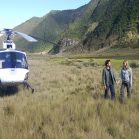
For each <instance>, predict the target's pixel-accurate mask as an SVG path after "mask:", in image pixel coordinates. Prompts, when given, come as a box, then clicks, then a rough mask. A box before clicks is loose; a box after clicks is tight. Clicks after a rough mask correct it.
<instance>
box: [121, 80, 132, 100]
mask: <svg viewBox="0 0 139 139" xmlns="http://www.w3.org/2000/svg"><path fill="white" fill-rule="evenodd" d="M125 87H126V89H127V97H128V98H130V97H131V85H130V83H126V82H122V85H121V91H120V97H121V99H124V89H125Z"/></svg>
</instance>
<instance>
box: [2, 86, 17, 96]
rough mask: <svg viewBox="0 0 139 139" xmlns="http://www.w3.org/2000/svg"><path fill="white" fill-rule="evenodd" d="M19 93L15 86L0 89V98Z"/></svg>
mask: <svg viewBox="0 0 139 139" xmlns="http://www.w3.org/2000/svg"><path fill="white" fill-rule="evenodd" d="M18 91H19V89H18V87H17V86H8V87H0V97H4V96H11V95H14V94H17V93H18Z"/></svg>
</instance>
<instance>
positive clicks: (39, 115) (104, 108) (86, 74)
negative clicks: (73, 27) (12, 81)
mask: <svg viewBox="0 0 139 139" xmlns="http://www.w3.org/2000/svg"><path fill="white" fill-rule="evenodd" d="M122 60H123V59H115V58H113V59H111V61H112V64H113V68H114V69H115V74H116V75H117V77H118V75H119V70H120V67H121V63H122ZM104 61H105V59H102V58H101V59H95V58H93V57H89V56H87V57H81V56H80V57H56V56H53V57H52V56H46V55H30V56H29V67H30V76H29V82H30V83H31V84H32V86H33V87H34V88H35V93H34V94H32V93H31V91H28V90H24V89H23V88H22V86H19V91H18V92H17V93H15V94H14V93H13V94H12V95H10V96H3V97H1V98H0V139H139V132H138V131H139V116H138V115H139V78H138V75H139V69H138V68H134V69H133V88H132V98H131V99H127V98H126V92H125V102H124V103H123V104H121V103H120V101H119V90H120V85H119V86H115V88H116V100H115V101H111V100H109V99H108V100H105V99H104V98H103V94H104V93H103V87H102V86H101V74H102V73H101V72H102V69H103V63H104ZM129 61H130V62H133V61H136V62H137V63H139V60H137V59H136V60H133V59H132V60H129ZM11 91H12V90H11Z"/></svg>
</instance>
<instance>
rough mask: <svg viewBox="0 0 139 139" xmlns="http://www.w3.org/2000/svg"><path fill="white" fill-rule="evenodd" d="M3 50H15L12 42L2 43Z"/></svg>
mask: <svg viewBox="0 0 139 139" xmlns="http://www.w3.org/2000/svg"><path fill="white" fill-rule="evenodd" d="M3 48H4V49H15V48H16V47H15V44H14V43H13V42H12V41H4V42H3Z"/></svg>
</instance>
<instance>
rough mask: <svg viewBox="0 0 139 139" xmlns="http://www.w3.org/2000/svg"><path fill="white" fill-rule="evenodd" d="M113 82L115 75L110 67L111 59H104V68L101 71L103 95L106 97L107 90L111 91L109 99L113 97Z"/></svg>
mask: <svg viewBox="0 0 139 139" xmlns="http://www.w3.org/2000/svg"><path fill="white" fill-rule="evenodd" d="M114 82H116V79H115V76H114V72H113V70H112V68H111V61H110V60H106V61H105V68H104V69H103V72H102V84H103V87H104V91H105V94H104V97H105V98H108V97H109V95H108V93H109V90H110V92H111V99H112V100H113V99H115V88H114Z"/></svg>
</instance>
